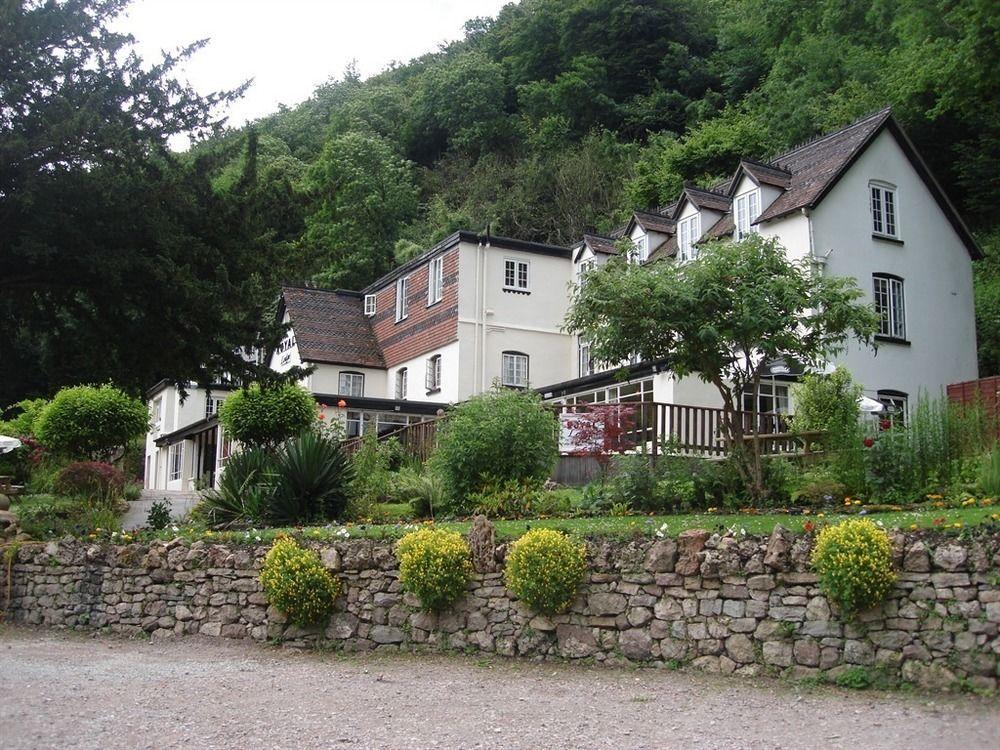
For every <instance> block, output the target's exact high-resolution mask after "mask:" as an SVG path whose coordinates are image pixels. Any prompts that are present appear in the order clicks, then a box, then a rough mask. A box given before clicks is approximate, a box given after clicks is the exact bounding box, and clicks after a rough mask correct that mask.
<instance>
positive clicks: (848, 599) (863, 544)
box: [812, 519, 896, 616]
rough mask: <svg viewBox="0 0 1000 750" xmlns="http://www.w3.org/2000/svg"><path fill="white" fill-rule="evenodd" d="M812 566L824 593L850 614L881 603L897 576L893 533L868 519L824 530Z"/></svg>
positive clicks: (818, 540) (815, 550)
mask: <svg viewBox="0 0 1000 750" xmlns="http://www.w3.org/2000/svg"><path fill="white" fill-rule="evenodd" d="M812 566H813V569H814V570H815V571H816V574H817V575H818V576H819V584H820V588H821V589H822V591H823V593H824V594H826V596H827V598H829V599H830V601H831V602H833V603H835V604H836V605H837V606H838V607H840V609H841V610H842V611H843V612H844V613H845V614H846V615H848V616H850V615H853V614H854V613H856V612H860V611H862V610H866V609H870V608H871V607H874V606H876V605H877V604H879V603H881V602H882V600H883V599H885V597H886V595H887V594H888V593H889V591H890V590H891V589H892V585H893V582H894V581H895V580H896V574H895V572H894V571H893V569H892V545H891V543H890V542H889V535H888V534H887V533H886V532H885V531H884V530H883V529H880V528H879V527H878V526H876V525H875V524H874V523H872V522H871V521H869V520H868V519H852V520H849V521H844V522H842V523H839V524H836V525H834V526H827V527H825V528H824V529H823V530H822V531H820V533H819V535H818V536H817V538H816V546H815V547H814V548H813V552H812Z"/></svg>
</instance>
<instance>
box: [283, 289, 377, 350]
mask: <svg viewBox="0 0 1000 750" xmlns="http://www.w3.org/2000/svg"><path fill="white" fill-rule="evenodd" d="M286 311H287V312H288V317H289V319H290V322H291V327H292V331H294V333H295V342H296V344H297V345H298V348H299V356H300V357H301V358H302V361H303V362H315V363H321V364H337V365H354V366H356V367H379V368H384V367H385V360H384V359H383V358H382V352H381V350H380V349H379V346H378V341H377V340H376V338H375V333H374V332H373V331H372V327H371V323H370V321H369V319H368V318H366V317H365V314H364V300H363V297H362V295H361V294H360V293H358V292H346V291H342V290H336V291H334V290H329V289H302V288H299V287H284V288H283V289H282V290H281V306H280V308H279V310H278V314H279V316H281V315H283V314H284V312H286Z"/></svg>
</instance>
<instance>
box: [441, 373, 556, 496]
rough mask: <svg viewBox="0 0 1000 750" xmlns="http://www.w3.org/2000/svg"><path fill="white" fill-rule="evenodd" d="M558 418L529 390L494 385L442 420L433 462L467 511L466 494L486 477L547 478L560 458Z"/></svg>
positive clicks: (481, 485)
mask: <svg viewBox="0 0 1000 750" xmlns="http://www.w3.org/2000/svg"><path fill="white" fill-rule="evenodd" d="M558 431H559V421H558V420H557V419H556V416H555V414H554V413H553V412H552V411H551V410H550V409H548V408H547V407H546V406H545V404H544V403H542V399H541V397H540V396H539V395H538V394H536V393H534V392H532V391H519V390H513V389H510V388H501V387H499V386H494V388H493V389H492V390H490V391H489V392H487V393H483V394H480V395H478V396H474V397H473V398H471V399H469V400H468V401H465V402H463V403H461V404H459V405H458V406H456V407H455V408H454V409H453V410H452V411H451V414H450V416H449V418H448V419H447V420H446V421H445V422H444V423H443V426H442V428H441V433H440V436H439V439H438V446H437V449H436V450H435V452H434V454H433V455H432V456H431V466H432V467H433V468H434V469H435V470H437V471H439V472H440V473H441V476H442V478H443V479H444V480H445V482H446V484H447V485H448V488H449V490H450V491H451V493H452V494H453V495H454V497H455V500H456V507H455V512H456V513H468V511H469V510H470V508H471V506H469V505H468V503H467V498H468V496H469V494H470V493H473V492H477V491H478V490H481V489H482V488H483V486H484V485H485V484H486V483H487V482H488V481H489V478H490V477H500V478H502V479H514V480H523V479H537V480H539V481H545V480H546V479H547V478H548V477H549V474H550V473H551V472H552V468H553V467H554V466H555V462H556V459H557V458H558V457H559V445H558V434H559V432H558Z"/></svg>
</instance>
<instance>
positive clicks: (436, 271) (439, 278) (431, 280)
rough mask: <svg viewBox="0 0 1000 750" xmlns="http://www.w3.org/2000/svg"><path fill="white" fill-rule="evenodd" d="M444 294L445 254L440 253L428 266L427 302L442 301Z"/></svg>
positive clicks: (431, 303) (429, 303)
mask: <svg viewBox="0 0 1000 750" xmlns="http://www.w3.org/2000/svg"><path fill="white" fill-rule="evenodd" d="M443 296H444V256H441V255H439V256H438V257H437V258H435V259H434V260H432V261H431V262H430V264H429V265H428V266H427V304H428V305H433V304H434V303H435V302H440V301H441V298H442V297H443Z"/></svg>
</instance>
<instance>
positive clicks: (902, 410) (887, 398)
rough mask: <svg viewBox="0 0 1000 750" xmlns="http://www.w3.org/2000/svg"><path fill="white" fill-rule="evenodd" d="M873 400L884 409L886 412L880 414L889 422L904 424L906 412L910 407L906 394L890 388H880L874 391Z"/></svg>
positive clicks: (908, 397) (908, 396)
mask: <svg viewBox="0 0 1000 750" xmlns="http://www.w3.org/2000/svg"><path fill="white" fill-rule="evenodd" d="M875 400H876V401H878V402H879V403H880V404H882V405H883V406H884V407H886V411H884V412H881V413H882V414H884V415H886V416H887V417H888V419H889V421H890V422H892V423H893V424H896V422H897V420H898V422H899V424H906V416H907V410H908V409H909V406H910V395H909V394H908V393H906V392H905V391H897V390H894V389H892V388H880V389H879V390H877V391H875ZM890 407H891V408H890Z"/></svg>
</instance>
